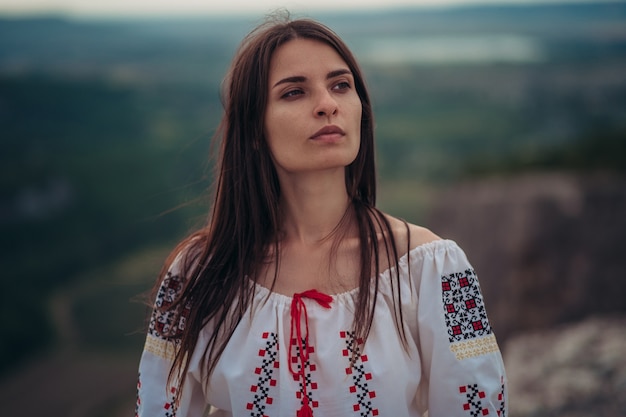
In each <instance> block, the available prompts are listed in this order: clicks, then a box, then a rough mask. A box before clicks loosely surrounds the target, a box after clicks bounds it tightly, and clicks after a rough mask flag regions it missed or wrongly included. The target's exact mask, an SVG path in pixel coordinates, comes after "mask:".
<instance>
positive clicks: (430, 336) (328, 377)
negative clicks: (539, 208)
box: [137, 20, 506, 417]
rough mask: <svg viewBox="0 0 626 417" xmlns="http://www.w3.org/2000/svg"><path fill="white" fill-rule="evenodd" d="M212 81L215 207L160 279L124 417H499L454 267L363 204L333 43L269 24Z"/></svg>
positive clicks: (363, 101) (368, 152)
mask: <svg viewBox="0 0 626 417" xmlns="http://www.w3.org/2000/svg"><path fill="white" fill-rule="evenodd" d="M225 86H226V90H225V94H224V105H225V112H224V116H223V119H222V123H221V129H220V134H219V135H218V136H219V137H220V139H221V147H220V156H219V165H218V167H217V186H216V192H215V194H216V195H215V201H214V206H213V210H212V213H211V216H210V219H209V222H208V225H207V226H206V228H204V229H202V230H200V231H198V232H197V233H195V234H193V235H192V236H190V237H189V238H187V239H186V240H184V241H183V242H182V243H181V244H180V245H179V246H178V247H177V248H176V249H175V250H174V251H173V252H172V255H171V256H170V258H169V259H168V260H167V262H166V265H165V267H164V270H163V273H162V274H161V277H160V280H159V284H158V286H157V294H156V303H155V306H154V307H155V308H154V312H153V315H152V319H151V323H150V328H149V332H148V336H147V340H146V346H145V350H144V353H143V356H142V359H141V364H140V375H139V384H138V387H139V388H138V405H137V413H138V415H141V416H150V417H154V416H179V417H180V416H200V415H203V412H204V411H205V409H206V408H207V407H208V404H210V405H211V407H213V408H212V413H215V415H223V416H272V417H274V416H298V417H307V416H313V415H315V416H318V417H319V416H331V417H332V416H376V415H381V416H394V417H401V416H419V415H422V414H423V413H424V412H426V411H427V410H428V411H429V415H430V416H431V417H437V416H445V417H451V416H466V415H467V416H477V415H505V413H506V392H505V377H504V368H503V364H502V359H501V356H500V353H499V350H498V346H497V343H496V341H495V337H494V335H493V333H492V331H491V328H490V326H489V322H488V320H487V316H486V314H485V309H484V305H483V302H482V296H481V294H480V289H479V285H478V281H477V278H476V275H475V273H474V271H473V270H472V268H471V266H470V264H469V263H468V262H467V260H466V257H465V255H464V254H463V252H462V251H461V249H459V247H458V246H457V245H456V244H455V243H454V242H452V241H448V240H441V239H439V238H438V237H437V236H436V235H434V234H433V233H431V232H430V231H428V230H426V229H424V228H421V227H418V226H415V225H409V224H407V223H405V222H403V221H401V220H398V219H395V218H393V217H391V216H389V215H387V214H385V213H382V212H380V211H379V210H378V209H376V208H375V197H376V188H375V166H374V142H373V119H372V110H371V106H370V101H369V97H368V94H367V91H366V88H365V84H364V80H363V77H362V75H361V71H360V69H359V67H358V65H357V63H356V61H355V59H354V57H353V56H352V54H351V53H350V51H349V50H348V49H347V47H346V46H345V44H344V43H343V42H342V41H341V40H340V39H339V38H338V37H337V35H335V34H334V33H333V32H332V31H331V30H330V29H328V28H326V27H325V26H323V25H321V24H319V23H316V22H314V21H310V20H295V21H283V22H272V23H267V24H265V25H262V26H261V27H259V28H257V29H256V30H255V31H253V32H252V33H251V34H250V35H248V37H247V38H246V39H245V40H244V42H243V44H242V46H241V47H240V49H239V51H238V53H237V55H236V57H235V59H234V60H233V63H232V66H231V69H230V72H229V73H228V76H227V79H226V83H225Z"/></svg>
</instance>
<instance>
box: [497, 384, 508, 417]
mask: <svg viewBox="0 0 626 417" xmlns="http://www.w3.org/2000/svg"><path fill="white" fill-rule="evenodd" d="M500 385H501V386H502V388H501V389H500V393H499V394H498V401H500V408H498V417H506V404H505V401H504V397H505V395H504V377H503V376H501V377H500Z"/></svg>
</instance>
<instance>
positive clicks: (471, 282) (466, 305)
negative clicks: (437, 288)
mask: <svg viewBox="0 0 626 417" xmlns="http://www.w3.org/2000/svg"><path fill="white" fill-rule="evenodd" d="M441 290H442V296H443V308H444V317H445V321H446V326H447V328H448V336H449V340H450V343H452V342H458V341H462V340H467V339H472V338H475V337H479V336H486V335H489V334H491V333H492V331H491V326H490V325H489V321H488V320H487V312H486V310H485V304H484V302H483V297H482V294H481V292H480V286H479V284H478V279H477V277H476V273H475V272H474V270H472V269H466V270H465V271H464V272H458V273H455V274H450V275H448V276H442V277H441Z"/></svg>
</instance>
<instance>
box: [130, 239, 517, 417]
mask: <svg viewBox="0 0 626 417" xmlns="http://www.w3.org/2000/svg"><path fill="white" fill-rule="evenodd" d="M174 268H175V267H174ZM399 268H400V274H401V291H402V297H401V299H402V312H403V318H404V323H405V329H406V331H407V338H408V346H407V347H403V345H402V341H401V337H400V336H399V334H398V331H397V328H396V321H395V319H394V310H393V309H394V307H393V306H394V304H393V301H392V300H393V295H392V287H391V284H390V280H389V276H390V272H389V271H386V272H385V273H383V274H381V279H380V288H379V295H378V298H377V301H376V303H377V304H376V309H375V316H374V320H373V325H372V328H371V332H370V335H369V338H368V339H367V342H366V344H365V346H364V347H363V345H358V346H359V352H358V353H359V355H358V356H357V358H358V359H357V360H356V362H355V363H354V365H351V363H350V359H351V357H352V355H351V352H350V349H353V347H354V346H357V344H355V343H354V341H353V340H352V338H351V337H350V332H349V330H350V329H351V325H352V322H353V311H354V305H355V303H354V300H353V297H354V295H355V294H356V291H355V290H353V291H350V292H346V293H342V294H338V295H333V297H332V298H333V301H332V303H331V305H332V307H331V308H330V309H325V308H323V307H322V306H320V305H319V304H317V303H316V302H315V301H313V300H310V299H304V301H305V304H306V307H307V312H308V326H309V345H310V346H311V347H312V348H313V351H312V352H311V353H310V358H309V364H308V365H309V366H307V376H309V377H310V380H309V381H308V383H307V393H308V394H309V397H310V398H311V400H312V401H311V405H313V408H312V410H313V413H314V415H315V417H333V416H339V417H343V416H346V417H347V416H375V415H379V416H386V417H405V416H406V417H413V416H421V415H423V414H424V413H425V412H426V411H428V415H429V417H454V416H483V415H488V416H502V417H504V416H506V415H508V412H507V405H508V401H507V398H506V388H505V386H506V380H505V374H504V366H503V362H502V358H501V355H500V352H499V350H498V346H497V344H496V341H495V337H494V336H493V333H492V332H491V329H490V327H489V323H488V321H487V319H486V315H485V312H484V305H483V303H482V296H481V295H480V290H479V287H478V281H477V280H476V277H475V275H474V273H473V270H472V267H471V266H470V264H469V263H468V261H467V259H466V256H465V254H464V253H463V251H462V250H461V249H460V248H459V247H458V246H457V245H456V243H454V242H453V241H450V240H438V241H434V242H431V243H427V244H424V245H421V246H418V247H416V248H414V249H412V250H411V251H410V252H409V253H408V254H405V255H404V256H403V257H402V258H401V259H400V261H399ZM409 269H410V271H409ZM173 273H174V274H175V271H174V272H173ZM395 289H396V288H395V286H394V290H395ZM268 295H269V297H268ZM158 301H159V300H157V302H158ZM291 301H292V298H291V297H287V296H285V295H281V294H277V293H272V294H268V290H267V289H265V288H263V287H261V286H257V288H256V293H255V300H254V308H255V310H254V312H253V314H252V315H251V314H246V315H245V316H244V318H243V320H242V321H241V322H240V324H239V325H238V327H237V328H236V330H235V332H234V334H233V335H232V338H231V339H230V341H229V343H228V345H227V347H226V349H225V351H224V353H223V355H222V356H221V358H220V360H219V362H218V364H217V366H216V368H215V371H214V372H213V374H212V376H211V379H210V381H209V384H208V388H207V387H205V386H204V384H202V383H200V369H201V363H200V362H201V361H200V357H201V353H202V351H203V347H204V346H205V343H206V340H207V339H208V337H209V335H210V332H211V328H210V325H207V326H206V327H205V328H204V330H203V331H202V333H201V334H200V338H199V341H198V349H196V350H197V352H195V353H194V355H193V356H192V361H191V365H190V370H189V373H188V374H187V375H186V376H185V378H186V383H185V386H184V392H183V393H182V395H181V398H180V402H179V404H177V405H174V404H172V398H173V392H174V391H173V389H172V388H171V387H170V388H167V387H166V386H165V385H166V381H167V376H168V373H169V371H170V366H171V353H172V352H173V348H172V346H171V344H169V342H165V340H164V339H160V338H159V337H158V336H157V335H154V334H149V335H148V339H147V341H146V349H145V350H144V352H143V355H142V358H141V363H140V366H139V371H140V381H139V385H138V406H137V415H138V416H142V417H160V416H164V417H165V416H168V417H171V416H178V417H184V416H202V415H204V414H203V413H204V412H205V409H206V408H207V405H208V404H211V405H212V406H213V407H216V408H217V409H219V411H215V410H214V411H213V412H214V413H215V415H218V416H236V417H244V416H246V417H248V416H269V417H284V416H289V417H294V416H296V411H297V410H299V409H300V407H301V400H300V399H299V398H298V397H299V396H300V397H301V391H302V389H301V384H300V382H299V381H296V380H294V377H293V376H292V375H291V373H290V372H289V366H288V361H289V360H290V358H291V357H293V356H295V354H296V353H295V348H294V347H292V349H291V352H290V349H289V346H290V343H289V342H290V340H289V338H290V307H291ZM468 303H469V304H468ZM472 303H473V304H472ZM481 317H484V318H481ZM303 325H304V324H303ZM303 332H304V330H303ZM455 332H456V333H458V334H455ZM459 332H460V333H459ZM275 342H278V343H275ZM350 343H352V344H350ZM168 345H169V348H167V346H168ZM293 366H294V368H297V367H298V365H297V363H296V362H294V363H293ZM255 401H256V403H255ZM212 415H213V414H212Z"/></svg>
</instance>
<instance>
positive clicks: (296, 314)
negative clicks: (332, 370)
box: [289, 290, 333, 417]
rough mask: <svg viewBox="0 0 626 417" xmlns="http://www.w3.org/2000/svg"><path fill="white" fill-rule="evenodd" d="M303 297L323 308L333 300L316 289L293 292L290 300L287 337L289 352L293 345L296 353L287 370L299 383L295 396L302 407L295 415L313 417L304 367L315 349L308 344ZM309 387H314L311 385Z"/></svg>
mask: <svg viewBox="0 0 626 417" xmlns="http://www.w3.org/2000/svg"><path fill="white" fill-rule="evenodd" d="M304 298H309V299H311V300H314V301H316V302H317V303H318V304H319V305H321V306H322V307H324V308H330V303H331V302H332V301H333V298H332V297H331V296H330V295H327V294H323V293H321V292H319V291H317V290H308V291H305V292H302V293H296V294H294V295H293V299H292V300H291V335H290V337H289V339H290V341H291V346H290V347H289V348H290V351H289V352H290V354H291V351H292V350H293V349H294V347H295V350H296V355H295V356H292V357H291V360H290V361H289V371H290V372H291V374H292V375H293V379H294V380H295V381H299V383H300V391H299V392H297V393H296V397H297V398H298V399H301V404H302V408H300V410H298V411H297V412H296V416H297V417H313V410H312V409H311V406H313V407H317V402H316V401H313V399H312V398H311V396H310V393H307V386H310V385H311V383H312V381H311V375H310V374H307V372H306V368H307V366H309V365H310V361H309V354H311V353H313V352H315V349H314V348H313V346H311V345H310V344H309V318H308V315H307V312H306V304H305V303H304ZM303 319H304V329H305V331H306V333H304V335H302V321H303ZM294 333H295V334H294ZM294 336H295V337H294ZM294 363H295V364H297V366H298V367H297V369H296V370H294V368H293V366H292V364H294ZM316 387H317V385H316ZM311 389H315V388H313V387H311Z"/></svg>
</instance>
